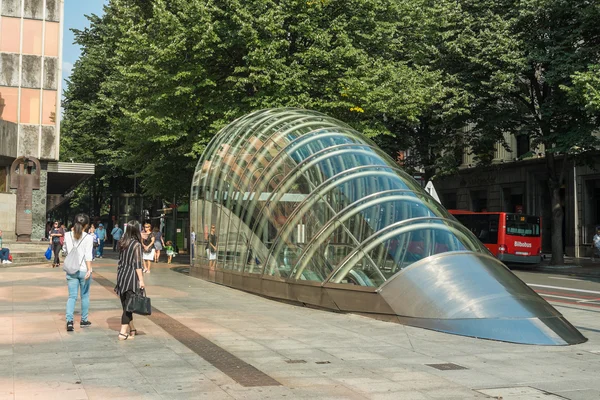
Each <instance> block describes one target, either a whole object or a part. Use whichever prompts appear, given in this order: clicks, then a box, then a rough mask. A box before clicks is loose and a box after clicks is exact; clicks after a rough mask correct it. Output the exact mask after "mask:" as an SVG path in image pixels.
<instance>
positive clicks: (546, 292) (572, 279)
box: [512, 269, 600, 334]
mask: <svg viewBox="0 0 600 400" xmlns="http://www.w3.org/2000/svg"><path fill="white" fill-rule="evenodd" d="M512 271H513V272H514V273H515V274H516V275H517V276H518V277H519V278H520V279H521V280H522V281H523V282H525V283H526V284H527V285H529V287H531V288H532V289H533V290H535V291H536V292H537V293H538V294H539V295H540V296H542V297H543V298H544V299H546V301H548V302H549V303H550V304H552V305H553V306H555V307H556V308H557V309H558V311H561V308H563V307H566V308H576V309H578V310H583V311H588V312H589V313H590V314H591V313H600V280H598V278H587V277H577V276H564V275H557V274H553V273H552V272H546V271H530V270H518V269H512ZM561 312H562V311H561ZM577 328H579V329H581V330H583V331H585V330H590V331H594V332H598V330H597V329H593V328H591V327H585V326H577ZM584 334H585V333H584Z"/></svg>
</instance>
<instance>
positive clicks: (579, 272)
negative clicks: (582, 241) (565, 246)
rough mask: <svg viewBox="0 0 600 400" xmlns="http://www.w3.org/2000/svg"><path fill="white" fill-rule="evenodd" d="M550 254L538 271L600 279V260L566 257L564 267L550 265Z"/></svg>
mask: <svg viewBox="0 0 600 400" xmlns="http://www.w3.org/2000/svg"><path fill="white" fill-rule="evenodd" d="M550 258H551V255H550V254H546V259H545V260H544V261H543V262H542V263H541V264H540V266H539V267H537V268H536V269H537V270H540V271H545V272H552V273H554V274H561V275H574V276H582V277H589V278H599V279H600V260H598V259H595V260H594V262H592V259H591V258H589V257H582V258H575V257H568V256H565V263H564V264H563V265H550Z"/></svg>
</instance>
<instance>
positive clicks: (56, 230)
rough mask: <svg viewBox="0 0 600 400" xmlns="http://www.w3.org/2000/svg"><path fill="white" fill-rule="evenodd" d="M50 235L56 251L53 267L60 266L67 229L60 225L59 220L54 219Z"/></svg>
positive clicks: (53, 249)
mask: <svg viewBox="0 0 600 400" xmlns="http://www.w3.org/2000/svg"><path fill="white" fill-rule="evenodd" d="M48 236H49V237H50V240H51V242H52V251H53V252H54V262H53V263H52V268H56V267H60V251H61V250H62V243H64V236H65V231H64V230H63V229H62V228H61V227H60V224H59V223H58V221H54V224H53V226H52V229H50V232H49V234H48Z"/></svg>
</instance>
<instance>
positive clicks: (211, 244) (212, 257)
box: [207, 225, 217, 269]
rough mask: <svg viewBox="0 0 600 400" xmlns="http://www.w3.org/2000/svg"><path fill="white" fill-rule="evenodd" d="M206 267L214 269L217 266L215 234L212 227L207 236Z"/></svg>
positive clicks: (214, 229)
mask: <svg viewBox="0 0 600 400" xmlns="http://www.w3.org/2000/svg"><path fill="white" fill-rule="evenodd" d="M207 244H208V248H207V252H208V267H209V268H210V269H215V266H216V265H217V234H216V228H215V226H214V225H212V226H211V227H210V234H209V235H208V243H207Z"/></svg>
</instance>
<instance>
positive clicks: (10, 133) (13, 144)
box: [0, 120, 19, 158]
mask: <svg viewBox="0 0 600 400" xmlns="http://www.w3.org/2000/svg"><path fill="white" fill-rule="evenodd" d="M18 132H19V127H18V125H17V124H15V123H13V122H8V121H1V120H0V143H2V146H1V147H0V156H5V157H12V158H17V140H18V137H17V135H18Z"/></svg>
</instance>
